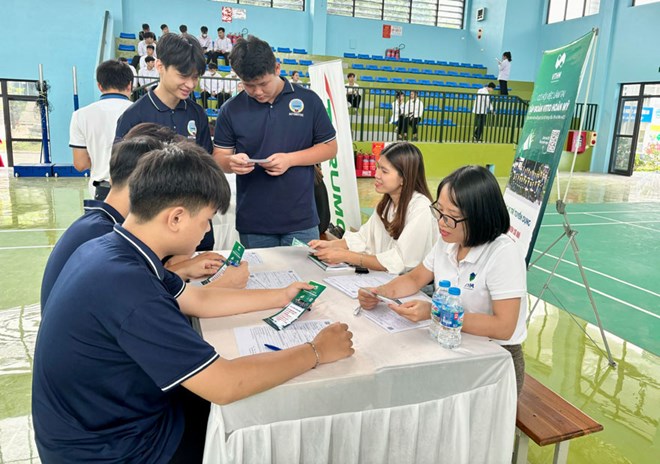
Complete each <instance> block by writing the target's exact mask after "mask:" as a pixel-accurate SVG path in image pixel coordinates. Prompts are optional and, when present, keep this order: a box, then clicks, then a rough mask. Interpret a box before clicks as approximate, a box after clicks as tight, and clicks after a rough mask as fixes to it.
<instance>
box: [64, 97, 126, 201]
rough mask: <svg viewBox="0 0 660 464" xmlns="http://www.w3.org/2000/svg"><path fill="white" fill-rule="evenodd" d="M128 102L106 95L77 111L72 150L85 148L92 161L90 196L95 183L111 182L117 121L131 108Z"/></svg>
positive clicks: (72, 121) (74, 118)
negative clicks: (111, 155) (112, 155)
mask: <svg viewBox="0 0 660 464" xmlns="http://www.w3.org/2000/svg"><path fill="white" fill-rule="evenodd" d="M132 104H133V102H131V101H130V100H129V99H128V98H126V97H124V96H123V95H119V94H105V95H102V96H101V100H99V101H97V102H94V103H92V104H91V105H87V106H85V107H83V108H80V109H79V110H77V111H75V112H74V113H73V115H72V116H71V125H70V127H69V146H70V147H71V148H85V149H87V152H88V153H89V158H90V159H91V161H92V167H91V170H90V179H89V181H90V183H89V185H90V192H92V194H93V188H92V187H91V185H92V182H93V181H102V180H109V179H110V153H111V152H112V143H113V142H114V140H115V129H116V128H117V120H118V119H119V116H121V115H122V113H123V112H124V111H125V110H126V108H128V107H129V106H131V105H132Z"/></svg>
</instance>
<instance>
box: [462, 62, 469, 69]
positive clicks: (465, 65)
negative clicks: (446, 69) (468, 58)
mask: <svg viewBox="0 0 660 464" xmlns="http://www.w3.org/2000/svg"><path fill="white" fill-rule="evenodd" d="M461 67H462V68H471V67H472V65H471V64H470V63H461Z"/></svg>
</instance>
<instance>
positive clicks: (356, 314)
mask: <svg viewBox="0 0 660 464" xmlns="http://www.w3.org/2000/svg"><path fill="white" fill-rule="evenodd" d="M361 311H362V306H361V305H358V307H357V308H355V309H354V310H353V316H359V315H360V312H361Z"/></svg>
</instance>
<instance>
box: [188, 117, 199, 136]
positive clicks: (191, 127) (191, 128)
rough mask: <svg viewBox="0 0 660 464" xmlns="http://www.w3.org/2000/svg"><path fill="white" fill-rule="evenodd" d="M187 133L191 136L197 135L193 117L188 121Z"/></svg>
mask: <svg viewBox="0 0 660 464" xmlns="http://www.w3.org/2000/svg"><path fill="white" fill-rule="evenodd" d="M188 134H190V135H191V136H192V137H197V124H195V120H193V119H191V120H190V121H188Z"/></svg>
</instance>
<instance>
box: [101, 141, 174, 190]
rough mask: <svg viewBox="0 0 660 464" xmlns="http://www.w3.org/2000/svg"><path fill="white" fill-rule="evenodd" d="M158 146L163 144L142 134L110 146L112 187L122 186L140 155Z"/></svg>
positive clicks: (131, 172)
mask: <svg viewBox="0 0 660 464" xmlns="http://www.w3.org/2000/svg"><path fill="white" fill-rule="evenodd" d="M159 148H163V144H162V143H161V142H160V141H159V140H157V139H156V138H154V137H149V136H144V135H143V136H140V137H134V138H131V139H124V140H123V141H121V142H119V143H116V144H115V145H114V146H113V147H112V155H111V156H110V181H111V182H112V188H121V187H124V186H125V185H126V184H127V183H128V179H129V177H130V176H131V174H133V171H134V170H135V167H136V166H137V163H138V161H139V160H140V158H141V157H142V155H144V154H146V153H149V152H150V151H153V150H157V149H159Z"/></svg>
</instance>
